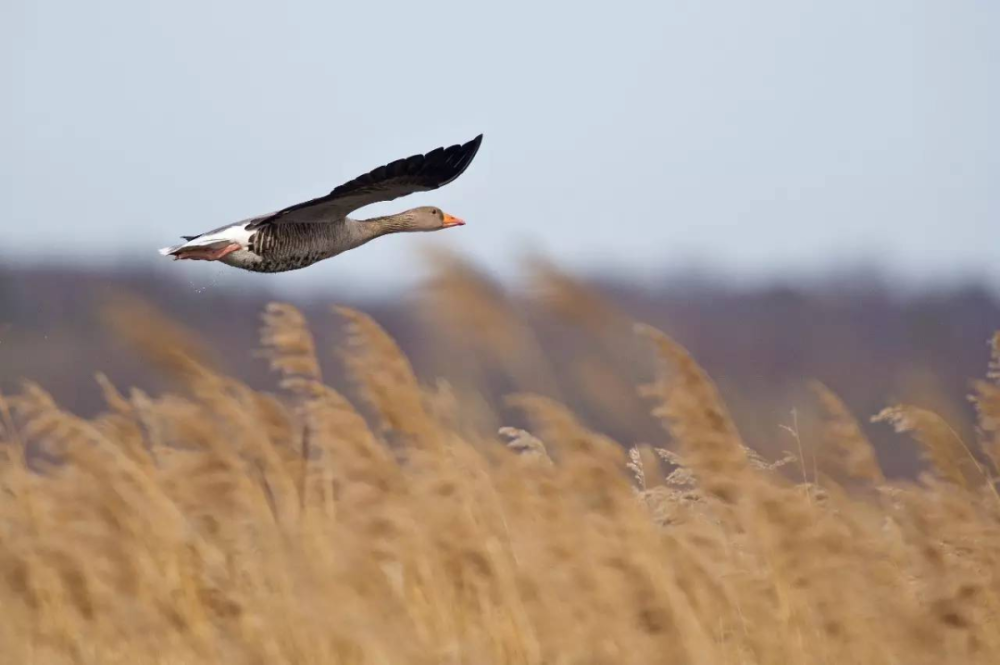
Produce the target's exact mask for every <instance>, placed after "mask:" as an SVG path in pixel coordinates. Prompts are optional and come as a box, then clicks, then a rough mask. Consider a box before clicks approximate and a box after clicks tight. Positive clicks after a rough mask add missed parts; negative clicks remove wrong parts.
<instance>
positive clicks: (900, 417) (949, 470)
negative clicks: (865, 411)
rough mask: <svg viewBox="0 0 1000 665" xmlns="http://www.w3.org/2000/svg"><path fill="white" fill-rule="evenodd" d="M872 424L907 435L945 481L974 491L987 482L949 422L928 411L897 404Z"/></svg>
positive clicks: (887, 409) (886, 409) (884, 411)
mask: <svg viewBox="0 0 1000 665" xmlns="http://www.w3.org/2000/svg"><path fill="white" fill-rule="evenodd" d="M872 422H884V423H888V424H889V425H891V426H892V427H893V429H895V430H896V432H897V433H900V434H901V433H908V434H910V435H911V436H913V438H914V439H915V440H916V441H917V443H918V444H919V445H920V451H921V456H922V457H923V458H924V459H925V460H927V462H928V463H930V465H931V468H932V471H933V472H934V473H935V474H936V475H937V476H939V477H940V478H941V479H942V480H946V481H948V482H950V483H954V484H955V485H956V486H958V487H963V488H967V489H969V488H972V487H975V486H977V485H979V484H980V483H981V482H982V481H984V480H988V477H987V474H986V472H985V469H983V467H982V465H980V464H979V462H978V461H977V460H976V458H975V457H974V456H973V454H972V451H971V450H969V448H968V446H966V445H965V442H964V441H962V439H961V438H959V436H958V434H957V433H956V432H955V430H954V429H952V427H951V425H949V424H948V422H947V421H946V420H945V419H944V418H942V417H941V416H939V415H938V414H936V413H934V412H933V411H929V410H927V409H921V408H918V407H915V406H911V405H908V404H897V405H896V406H891V407H888V408H885V409H883V410H882V411H880V412H879V413H877V414H876V415H875V416H873V417H872Z"/></svg>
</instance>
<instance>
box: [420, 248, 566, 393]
mask: <svg viewBox="0 0 1000 665" xmlns="http://www.w3.org/2000/svg"><path fill="white" fill-rule="evenodd" d="M428 263H429V264H430V265H432V266H433V269H434V270H433V273H432V275H431V277H430V278H429V279H428V280H427V283H426V284H425V285H424V287H423V288H422V289H421V291H420V293H421V298H420V304H421V306H420V308H419V309H418V310H417V313H418V315H419V316H420V317H421V318H422V319H423V321H424V323H425V325H428V326H429V327H431V329H432V330H434V331H436V332H437V333H441V334H443V335H444V336H445V338H446V339H447V340H448V344H449V347H451V348H453V349H454V348H459V349H464V350H466V351H468V352H469V354H468V356H467V357H466V358H465V360H466V362H467V363H473V364H477V365H478V364H481V363H483V361H486V364H487V365H488V366H493V367H495V368H497V369H499V370H500V371H503V372H504V373H506V374H508V375H509V376H510V377H511V379H512V380H513V381H515V382H516V383H517V384H518V385H521V386H526V387H528V388H529V389H531V390H536V391H540V392H544V393H547V394H552V395H557V394H558V385H557V383H556V381H555V378H554V375H553V372H552V368H551V367H550V366H549V362H548V359H547V357H546V354H545V351H544V349H543V348H542V346H541V344H540V342H539V341H538V339H537V338H536V336H535V333H534V331H533V330H532V329H531V327H530V326H528V324H527V323H526V322H525V320H524V317H523V316H522V315H521V314H520V312H519V311H518V309H517V308H516V307H515V306H514V304H513V303H512V302H511V300H510V298H508V296H507V294H506V293H505V292H504V290H503V289H502V288H501V286H500V285H498V284H497V283H495V282H494V281H493V280H491V279H490V278H489V277H488V276H487V275H485V274H483V272H482V271H481V270H479V269H478V268H476V267H475V266H474V265H472V264H471V263H469V262H468V261H466V260H465V259H463V258H462V257H460V256H459V255H457V254H455V253H453V252H450V251H447V250H432V251H430V252H429V253H428Z"/></svg>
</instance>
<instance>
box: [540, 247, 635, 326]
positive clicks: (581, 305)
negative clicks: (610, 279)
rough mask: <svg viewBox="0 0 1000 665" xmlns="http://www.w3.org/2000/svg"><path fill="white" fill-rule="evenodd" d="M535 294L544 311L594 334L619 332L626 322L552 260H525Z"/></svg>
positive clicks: (601, 298) (625, 318)
mask: <svg viewBox="0 0 1000 665" xmlns="http://www.w3.org/2000/svg"><path fill="white" fill-rule="evenodd" d="M528 272H529V274H530V275H531V283H532V285H533V290H534V292H535V297H536V298H537V299H538V301H539V304H541V305H542V306H543V307H545V309H546V311H547V313H550V314H553V315H555V316H558V317H561V318H563V319H566V320H567V321H571V322H573V323H574V324H576V325H580V326H583V327H585V328H587V329H589V330H592V331H594V332H595V333H597V334H600V333H602V332H607V331H611V332H620V331H621V330H622V328H623V327H624V326H626V325H628V323H629V318H628V317H626V316H625V315H624V313H622V312H621V311H620V310H619V309H618V308H617V307H615V306H614V305H613V304H612V303H611V302H609V301H608V300H607V299H605V298H604V297H602V296H601V295H599V294H598V293H597V292H596V291H594V290H593V289H591V288H588V287H586V286H584V285H583V284H581V283H580V282H579V281H578V280H576V279H575V278H573V277H571V276H570V275H568V274H567V273H565V272H564V271H562V270H560V269H559V268H557V267H556V266H555V265H553V264H552V263H551V262H549V261H546V260H543V259H541V258H534V259H531V260H529V261H528Z"/></svg>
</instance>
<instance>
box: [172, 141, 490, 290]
mask: <svg viewBox="0 0 1000 665" xmlns="http://www.w3.org/2000/svg"><path fill="white" fill-rule="evenodd" d="M482 140H483V135H482V134H480V135H479V136H477V137H476V138H474V139H472V140H471V141H469V142H468V143H465V144H462V145H453V146H450V147H448V148H444V147H441V148H436V149H434V150H431V151H430V152H428V153H426V154H423V155H413V156H412V157H407V158H406V159H397V160H396V161H394V162H391V163H389V164H385V165H384V166H380V167H378V168H376V169H374V170H372V171H370V172H368V173H366V174H364V175H362V176H359V177H357V178H355V179H354V180H351V181H350V182H347V183H344V184H343V185H340V186H339V187H337V188H336V189H334V190H333V191H331V192H330V193H329V194H327V195H326V196H321V197H319V198H315V199H312V200H310V201H304V202H302V203H296V204H295V205H291V206H288V207H287V208H284V209H282V210H278V211H277V212H271V213H267V214H265V215H258V216H256V217H251V218H249V219H245V220H243V221H240V222H236V223H235V224H230V225H228V226H222V227H220V228H217V229H215V230H213V231H208V232H206V233H202V234H200V235H196V236H181V237H182V238H184V240H186V241H187V242H185V243H183V244H181V245H176V246H174V247H164V248H163V249H161V250H160V254H163V255H164V256H172V257H174V260H178V259H194V260H198V261H221V262H223V263H225V264H227V265H231V266H234V267H236V268H242V269H244V270H250V271H253V272H284V271H286V270H297V269H299V268H305V267H306V266H309V265H312V264H313V263H316V262H317V261H322V260H323V259H328V258H330V257H331V256H336V255H337V254H340V253H342V252H346V251H347V250H349V249H354V248H355V247H358V246H360V245H363V244H365V243H366V242H368V241H369V240H373V239H375V238H378V237H379V236H384V235H386V234H388V233H399V232H403V231H437V230H439V229H447V228H451V227H453V226H461V225H463V224H465V222H464V221H462V220H461V219H459V218H457V217H452V216H451V215H449V214H447V213H444V212H442V211H441V210H440V209H439V208H435V207H433V206H423V207H420V208H412V209H410V210H406V211H404V212H401V213H398V214H395V215H389V216H387V217H375V218H372V219H352V218H350V217H348V215H349V214H350V213H352V212H354V211H355V210H357V209H359V208H363V207H364V206H367V205H370V204H372V203H377V202H379V201H392V200H393V199H397V198H399V197H401V196H406V195H407V194H413V193H414V192H426V191H430V190H433V189H437V188H439V187H443V186H444V185H447V184H448V183H449V182H451V181H452V180H454V179H455V178H457V177H458V176H460V175H462V172H464V171H465V169H467V168H468V167H469V164H471V163H472V159H473V157H475V156H476V152H477V151H478V150H479V144H480V143H482Z"/></svg>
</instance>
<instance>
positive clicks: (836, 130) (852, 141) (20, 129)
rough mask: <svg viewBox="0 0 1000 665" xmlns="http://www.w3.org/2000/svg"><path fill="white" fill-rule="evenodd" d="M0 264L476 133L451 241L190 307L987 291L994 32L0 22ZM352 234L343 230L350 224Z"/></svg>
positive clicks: (899, 15)
mask: <svg viewBox="0 0 1000 665" xmlns="http://www.w3.org/2000/svg"><path fill="white" fill-rule="evenodd" d="M0 24H2V27H0V39H2V40H3V42H4V46H3V48H4V49H5V55H4V58H3V73H2V76H3V91H4V92H3V95H4V99H3V100H2V101H3V103H2V104H0V120H2V135H0V139H2V151H0V226H2V234H0V237H2V240H0V260H4V261H7V260H10V259H11V258H13V257H29V258H31V257H46V256H56V257H59V256H67V255H70V254H73V255H75V256H77V257H78V258H80V259H81V260H86V261H88V262H101V261H105V262H107V261H123V260H131V261H137V262H138V261H146V260H148V261H150V262H157V261H163V259H162V257H159V256H158V255H157V254H156V249H157V248H158V247H161V246H163V245H166V244H170V243H173V242H174V241H175V240H176V238H177V236H179V235H180V234H182V233H185V234H186V233H197V232H199V231H203V230H206V229H209V228H212V227H215V226H218V225H221V224H223V223H226V222H229V221H235V220H237V219H240V218H243V217H246V216H249V215H252V214H256V213H260V212H266V211H268V210H273V209H276V208H280V207H283V206H285V205H287V204H290V203H294V202H297V201H299V200H302V199H305V198H311V197H313V196H317V195H320V194H323V193H325V192H327V191H329V190H330V189H331V188H332V187H334V186H335V185H337V184H339V183H341V182H343V181H345V180H348V179H350V178H353V177H354V176H356V175H358V174H360V173H362V172H364V171H367V170H369V169H371V168H373V167H375V166H378V165H379V164H382V163H385V162H387V161H390V160H392V159H395V158H397V157H404V156H407V155H410V154H412V153H415V152H423V151H426V150H430V149H432V148H434V147H436V146H438V145H447V144H451V143H457V142H462V141H466V140H468V139H470V138H472V137H473V136H475V135H476V134H477V133H479V132H484V133H485V135H486V136H485V139H484V142H483V147H482V150H481V151H480V153H479V156H478V157H477V159H476V161H475V162H474V163H473V165H472V167H471V168H470V169H469V170H468V171H467V172H466V173H465V174H464V175H463V176H462V177H461V178H459V179H458V180H456V181H455V182H454V183H452V184H451V185H449V186H447V187H445V188H444V189H442V190H439V191H437V192H433V193H430V194H423V195H418V196H414V197H411V198H408V199H400V200H397V201H395V202H392V203H390V204H386V205H384V206H377V207H373V208H371V209H369V211H370V212H371V213H372V214H376V213H380V212H383V211H386V210H399V209H402V208H404V207H410V206H412V205H420V204H436V205H439V206H441V207H442V208H444V209H445V210H446V211H448V212H451V213H453V214H455V215H458V216H460V217H463V218H465V219H466V220H467V221H468V225H467V226H465V227H464V228H461V229H456V230H453V231H444V232H441V233H439V234H429V235H420V236H410V237H405V236H401V237H394V238H386V239H382V240H379V241H377V242H376V243H373V244H371V245H369V246H367V247H365V248H363V249H361V250H359V251H357V252H351V253H349V254H346V255H344V256H342V257H338V258H335V259H333V260H330V261H327V262H323V263H320V264H318V265H316V266H313V267H311V268H309V269H307V270H304V271H301V272H299V273H290V274H286V275H267V276H261V275H251V274H248V273H241V272H237V271H235V270H233V269H231V268H228V267H223V266H216V265H208V264H204V263H194V262H191V263H177V264H170V265H169V267H170V268H171V269H176V270H177V271H178V272H179V273H180V274H182V275H184V277H185V279H188V280H189V281H190V282H191V283H192V285H198V284H202V283H204V284H214V283H219V282H220V280H221V281H223V282H230V281H231V280H232V279H234V278H236V279H238V280H243V283H251V281H252V283H254V284H259V283H261V282H262V281H266V282H268V283H271V284H273V285H277V286H279V287H284V286H292V287H294V286H302V285H307V284H308V285H324V284H331V283H336V284H338V285H341V286H343V285H345V284H351V285H358V288H360V287H361V285H367V286H372V287H378V288H384V287H385V288H395V287H397V286H398V285H401V284H410V283H412V280H413V278H414V277H415V276H416V275H417V274H418V272H417V271H418V269H419V264H418V262H417V261H415V258H416V257H417V256H418V255H419V252H418V251H417V248H419V247H421V246H426V245H441V246H448V247H453V248H455V249H457V250H458V251H460V252H462V253H465V254H466V255H468V256H469V257H470V258H472V259H473V260H475V261H477V262H480V263H482V264H483V265H484V266H486V267H487V268H488V269H489V270H491V271H493V272H500V273H504V272H507V271H515V270H516V269H517V267H518V266H519V261H520V258H521V257H522V256H523V255H524V253H525V251H526V250H528V249H529V248H530V249H535V250H537V251H540V252H544V253H545V254H547V255H549V256H551V257H552V258H553V259H555V260H556V261H558V262H559V263H561V264H563V265H564V266H566V267H568V268H570V269H574V270H584V271H599V270H613V271H615V272H616V273H619V274H628V275H632V276H634V277H635V278H636V279H649V278H650V277H651V276H653V275H656V274H660V273H668V272H672V271H674V270H676V269H678V268H679V267H681V266H688V265H697V266H700V267H701V268H702V269H703V270H708V271H721V272H724V273H725V274H728V275H731V276H736V277H739V278H740V279H756V278H768V277H772V276H775V275H807V274H810V273H813V272H816V271H829V270H849V269H853V268H854V267H855V266H856V265H858V264H861V263H865V262H875V263H877V264H878V265H879V266H880V267H881V268H883V269H884V270H886V271H888V272H891V273H897V274H900V275H903V276H906V277H910V278H916V279H922V280H924V281H927V280H937V279H948V278H954V277H959V276H963V275H968V274H986V275H989V276H990V279H991V280H992V281H993V283H994V284H998V283H1000V129H998V123H1000V38H998V35H1000V3H997V2H992V1H987V0H982V1H979V2H971V1H962V0H949V1H947V2H946V1H944V0H939V1H936V2H932V1H918V0H879V1H872V0H837V1H836V2H834V1H826V2H808V1H805V0H787V1H784V2H779V1H777V0H758V1H756V2H742V1H736V0H733V1H731V2H718V1H711V0H687V1H683V2H681V1H659V2H636V1H633V0H620V1H618V2H613V3H586V2H583V3H581V2H549V3H544V2H520V1H505V2H494V3H488V4H486V3H473V2H469V1H468V0H453V1H451V0H449V1H434V2H428V1H423V2H406V1H402V0H392V1H385V2H329V1H328V2H320V1H316V2H284V3H278V2H266V3H265V2H249V1H247V0H239V1H237V0H225V1H216V2H211V1H207V2H201V1H199V2H194V1H190V0H181V1H177V0H171V1H170V2H159V3H146V2H138V1H136V0H103V1H102V0H95V1H93V2H76V1H70V0H59V1H55V0H6V1H5V2H3V3H2V9H0ZM366 212H368V211H366Z"/></svg>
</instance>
